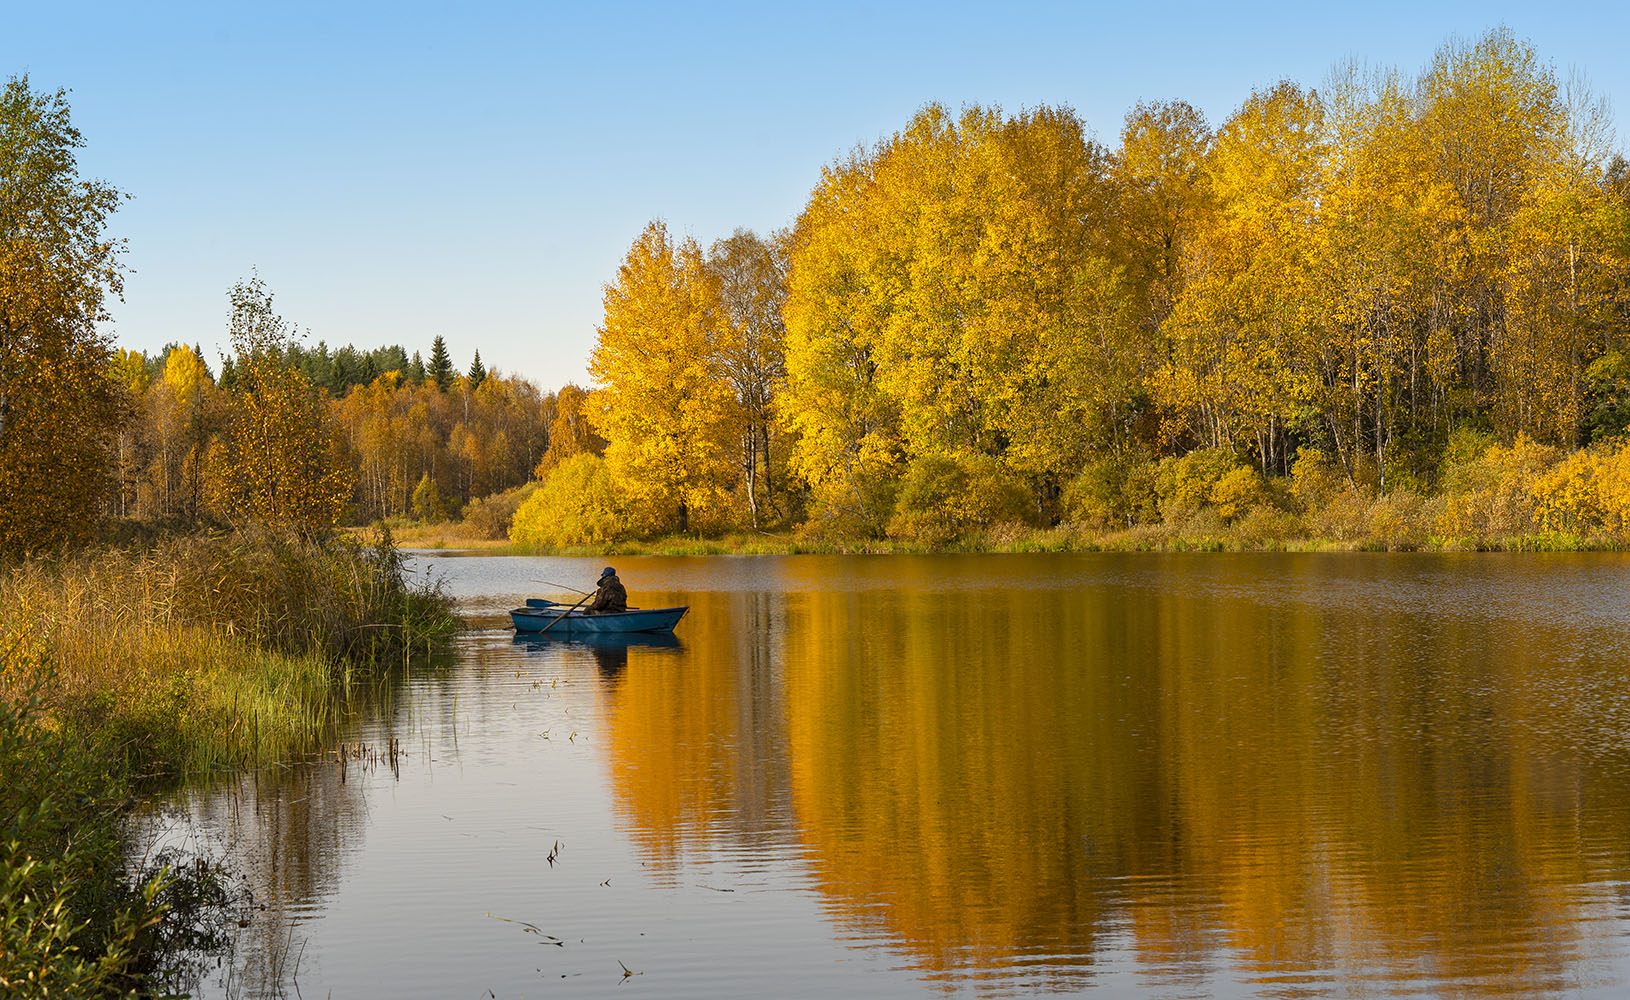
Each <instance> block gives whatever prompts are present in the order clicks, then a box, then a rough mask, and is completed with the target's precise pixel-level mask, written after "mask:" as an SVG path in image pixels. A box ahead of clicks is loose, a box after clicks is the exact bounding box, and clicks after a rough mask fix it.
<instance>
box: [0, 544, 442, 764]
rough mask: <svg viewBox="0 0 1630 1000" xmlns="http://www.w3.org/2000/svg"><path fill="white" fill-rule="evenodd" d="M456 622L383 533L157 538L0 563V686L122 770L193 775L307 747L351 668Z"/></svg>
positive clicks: (420, 643) (390, 655)
mask: <svg viewBox="0 0 1630 1000" xmlns="http://www.w3.org/2000/svg"><path fill="white" fill-rule="evenodd" d="M456 627H457V620H456V619H455V618H454V617H453V616H452V614H451V611H450V608H449V604H448V602H447V600H446V599H445V598H444V597H442V596H441V595H440V594H439V593H436V592H435V591H434V590H429V589H425V588H415V587H412V586H410V585H409V584H407V583H406V582H405V578H404V574H403V572H402V564H401V560H400V557H399V556H398V555H397V553H396V550H395V549H394V548H393V547H392V546H391V545H390V544H389V542H388V540H387V541H385V542H383V543H382V544H380V545H378V546H375V547H373V548H363V547H360V546H356V545H352V544H347V543H329V544H326V545H325V544H318V543H316V542H312V541H310V540H306V539H302V538H300V537H298V536H291V535H282V534H274V533H268V532H247V533H238V534H234V535H188V536H180V537H172V538H168V539H165V540H162V541H159V542H158V543H156V544H153V545H151V546H149V547H146V548H142V549H107V550H103V551H99V552H91V553H85V554H81V555H78V556H73V557H69V558H63V559H56V560H50V561H33V562H27V563H23V564H20V565H17V566H13V567H11V568H9V569H5V570H0V656H3V657H4V659H3V661H0V697H8V698H10V700H13V701H15V700H16V699H17V697H18V696H19V693H20V692H21V691H23V690H32V691H37V692H38V693H39V695H40V696H41V697H42V698H43V700H44V703H45V710H46V712H47V713H48V715H49V717H50V718H52V719H53V720H55V723H56V724H58V725H61V726H64V727H66V728H69V729H82V730H87V731H95V732H96V733H98V734H99V735H100V736H104V737H108V738H109V740H110V741H109V742H108V744H107V750H108V752H112V753H116V754H118V755H119V756H120V757H122V758H123V760H124V762H125V763H126V764H127V765H128V766H129V767H131V768H132V769H134V772H135V773H136V774H137V775H160V774H186V773H196V772H200V771H207V770H210V769H213V768H217V767H222V766H232V765H242V764H253V763H260V762H265V761H268V760H273V759H278V758H281V757H285V756H287V755H289V754H292V753H298V752H300V751H302V750H304V749H306V748H307V747H309V746H310V744H311V743H312V741H313V740H315V739H317V738H318V737H319V736H320V734H321V733H322V732H323V730H324V729H325V728H326V726H327V725H328V723H329V722H331V721H332V717H333V713H334V707H335V704H336V697H337V695H338V694H340V693H341V689H342V688H343V686H344V684H343V682H344V680H345V679H347V678H348V677H349V676H350V675H351V674H352V672H354V671H356V670H358V669H359V668H361V669H363V670H367V669H368V668H370V667H373V666H377V665H379V664H382V663H387V662H400V661H401V659H402V657H403V656H404V655H406V654H408V653H409V652H411V651H412V650H414V649H419V648H423V647H424V646H425V645H426V644H427V643H428V642H430V641H431V640H433V639H435V638H438V637H441V636H445V635H446V634H448V633H450V632H451V631H452V630H453V629H454V628H456ZM42 678H43V679H44V680H45V683H43V684H41V683H39V681H40V680H41V679H42Z"/></svg>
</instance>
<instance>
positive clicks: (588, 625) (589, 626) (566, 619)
mask: <svg viewBox="0 0 1630 1000" xmlns="http://www.w3.org/2000/svg"><path fill="white" fill-rule="evenodd" d="M689 610H690V606H689V605H686V606H685V607H682V608H649V609H640V610H635V611H605V612H601V613H600V614H597V615H591V614H588V613H586V612H583V611H573V610H572V606H571V605H569V604H556V603H555V602H553V601H545V600H541V599H539V598H535V597H534V598H528V599H527V602H526V607H524V608H515V609H513V610H512V611H510V613H509V620H510V621H511V622H514V623H515V631H517V632H542V631H543V630H544V629H549V634H550V635H560V634H561V633H562V632H567V633H572V634H579V635H582V634H593V633H607V632H672V631H673V627H674V626H675V625H678V624H679V619H681V618H683V617H685V612H687V611H689ZM557 621H558V622H560V624H559V625H556V624H555V622H557Z"/></svg>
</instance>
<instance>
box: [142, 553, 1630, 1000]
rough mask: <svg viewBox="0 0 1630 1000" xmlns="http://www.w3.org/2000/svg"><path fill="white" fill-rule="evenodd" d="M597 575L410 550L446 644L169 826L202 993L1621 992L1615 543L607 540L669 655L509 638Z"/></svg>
mask: <svg viewBox="0 0 1630 1000" xmlns="http://www.w3.org/2000/svg"><path fill="white" fill-rule="evenodd" d="M605 562H606V560H604V559H597V560H588V559H559V558H549V559H527V558H503V557H483V556H445V557H433V556H430V555H427V554H421V555H419V556H416V557H415V558H414V559H412V560H411V565H412V567H413V568H414V570H415V571H416V572H418V573H421V574H429V575H432V576H434V577H435V578H437V579H440V580H443V581H444V584H445V586H446V587H447V589H448V590H449V592H451V593H452V594H454V595H455V596H457V597H458V598H459V600H460V602H461V605H462V607H463V611H464V613H465V615H466V616H467V618H468V619H469V620H470V622H471V624H472V629H471V630H470V631H469V632H467V633H465V634H463V635H462V636H460V637H459V638H458V639H457V640H456V641H455V642H454V643H453V644H452V647H451V649H450V650H449V652H448V654H447V655H445V656H442V657H438V658H436V660H435V662H433V663H430V664H419V663H415V664H414V665H413V666H412V668H411V669H410V670H408V671H406V672H405V674H403V675H402V676H399V677H395V678H392V679H391V680H390V681H389V682H388V683H385V684H382V685H381V686H380V688H379V690H378V691H375V692H372V693H371V694H369V695H367V696H366V697H359V699H358V702H357V714H356V716H355V718H354V719H353V721H352V722H351V723H349V724H348V725H347V727H346V729H345V731H344V733H343V734H342V739H343V743H344V746H345V747H346V749H345V752H344V754H343V755H341V754H339V753H338V752H337V750H331V752H330V753H328V754H326V755H324V757H323V758H322V759H321V760H318V761H311V762H305V763H300V764H295V765H291V766H289V767H285V768H274V769H267V770H264V771H259V772H255V773H248V774H244V775H241V776H238V777H236V778H233V779H231V780H227V781H221V782H217V783H215V784H214V785H212V786H210V787H208V788H200V789H195V790H193V791H190V792H188V793H186V794H184V795H182V796H180V797H179V798H178V799H177V800H176V802H175V803H174V806H175V808H176V811H177V815H176V816H175V817H173V818H172V819H171V820H169V821H168V825H167V827H166V831H167V832H166V834H165V836H166V837H167V838H169V839H170V840H178V839H179V840H190V841H192V842H194V843H196V844H200V845H203V846H205V847H207V848H210V849H213V850H218V851H221V852H222V853H223V854H224V855H225V857H226V858H227V860H228V862H229V864H230V865H231V866H232V867H233V868H234V869H235V870H237V871H239V872H240V873H241V874H242V876H243V878H244V879H245V885H247V886H248V887H249V888H251V889H252V890H253V891H254V892H255V910H254V920H253V921H252V922H251V924H250V926H249V927H248V928H247V929H245V930H243V931H242V932H241V937H240V939H239V941H238V944H237V948H236V951H235V953H234V955H233V957H232V961H231V962H229V963H227V964H226V965H225V966H223V969H222V971H221V972H220V973H218V974H216V975H214V976H212V977H211V978H210V979H209V980H208V981H206V983H205V984H204V985H205V987H206V991H205V995H206V996H217V997H222V996H225V997H238V996H242V997H265V996H285V995H287V996H295V995H296V994H298V995H300V996H304V997H328V996H333V997H335V998H341V1000H345V998H360V997H384V996H389V997H395V998H403V997H426V998H430V997H434V998H444V997H469V998H472V1000H473V998H476V997H485V996H489V995H490V996H494V997H497V998H511V997H540V996H551V997H556V996H609V995H613V994H614V991H622V992H619V993H615V995H617V996H628V995H631V994H632V993H635V992H637V993H641V994H644V995H647V996H660V997H691V998H713V997H764V996H800V997H839V998H852V997H924V996H935V997H938V996H968V997H1001V996H1015V995H1024V996H1032V995H1045V994H1061V993H1074V992H1078V991H1085V990H1087V989H1089V988H1090V989H1093V990H1095V991H1099V992H1100V993H1101V994H1102V995H1104V996H1128V997H1144V996H1148V997H1217V996H1220V997H1321V996H1342V997H1349V996H1371V995H1373V996H1381V995H1387V996H1396V995H1418V996H1444V995H1451V996H1508V995H1512V994H1525V995H1531V996H1545V995H1555V996H1600V997H1608V996H1612V997H1618V996H1622V995H1624V993H1625V991H1626V990H1630V588H1627V586H1626V583H1627V581H1630V558H1627V557H1625V556H1622V555H1613V554H1608V555H1582V556H1533V555H1496V554H1462V555H1457V554H1431V555H1428V554H1400V555H1382V554H1351V555H1345V554H1308V555H1262V554H1243V555H1226V554H1204V555H1153V554H1092V555H1034V556H1030V555H999V556H996V555H993V556H944V557H909V556H880V557H836V556H834V557H826V556H794V557H743V558H732V557H710V558H690V559H679V558H616V559H613V560H611V562H612V563H613V564H614V565H616V566H617V568H618V570H619V573H620V575H621V576H622V579H623V581H624V582H625V584H626V585H627V587H628V590H629V594H630V601H631V602H632V603H634V604H637V605H641V606H646V607H660V606H666V605H670V604H688V605H690V607H691V611H690V614H689V615H688V616H687V617H686V618H685V620H684V621H682V622H681V623H680V625H679V627H678V629H677V630H676V635H675V639H674V640H672V641H671V642H669V643H666V644H664V643H660V642H645V643H642V642H631V643H621V644H618V643H612V644H596V645H590V644H584V643H581V642H573V641H556V640H554V639H553V638H552V637H544V638H542V639H533V640H530V641H528V640H525V639H518V638H517V636H516V635H515V633H514V632H512V631H510V630H509V628H508V625H509V623H508V619H507V616H505V615H504V612H505V610H507V609H508V608H509V607H511V606H513V605H514V604H516V603H518V602H519V601H520V599H521V598H522V597H524V596H526V595H552V596H556V597H558V596H560V594H561V591H560V590H559V589H557V588H553V587H550V586H548V585H546V584H542V583H537V582H534V581H555V582H558V583H563V584H568V585H572V586H578V587H588V586H590V585H591V584H592V582H593V580H594V579H595V578H596V577H597V576H598V575H599V569H600V567H601V566H602V565H603V564H604V563H605ZM393 740H396V741H400V743H399V747H400V749H399V750H395V751H394V752H393V750H394V748H395V747H397V746H398V744H395V743H393V742H392V741H393ZM261 907H264V909H261Z"/></svg>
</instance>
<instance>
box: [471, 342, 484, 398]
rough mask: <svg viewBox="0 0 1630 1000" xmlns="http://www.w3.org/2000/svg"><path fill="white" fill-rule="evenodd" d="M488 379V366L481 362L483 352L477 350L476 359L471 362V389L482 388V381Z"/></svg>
mask: <svg viewBox="0 0 1630 1000" xmlns="http://www.w3.org/2000/svg"><path fill="white" fill-rule="evenodd" d="M486 380H487V368H486V366H485V365H483V364H482V363H481V352H480V351H476V352H475V360H474V361H472V362H470V391H471V392H474V391H476V390H477V389H479V388H481V383H482V382H485V381H486Z"/></svg>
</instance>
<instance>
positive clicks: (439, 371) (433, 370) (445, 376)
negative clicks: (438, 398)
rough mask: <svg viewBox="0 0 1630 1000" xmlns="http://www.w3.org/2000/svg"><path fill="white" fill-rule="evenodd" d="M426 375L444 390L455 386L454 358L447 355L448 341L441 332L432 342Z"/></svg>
mask: <svg viewBox="0 0 1630 1000" xmlns="http://www.w3.org/2000/svg"><path fill="white" fill-rule="evenodd" d="M425 377H426V378H427V379H428V380H430V381H431V382H434V383H436V388H437V389H440V390H441V391H442V392H446V391H447V390H448V389H451V388H452V387H453V359H452V358H449V357H448V356H447V342H446V341H444V340H442V339H441V334H439V333H438V334H437V335H436V339H435V340H433V341H431V342H430V365H429V367H428V368H426V369H425Z"/></svg>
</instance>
